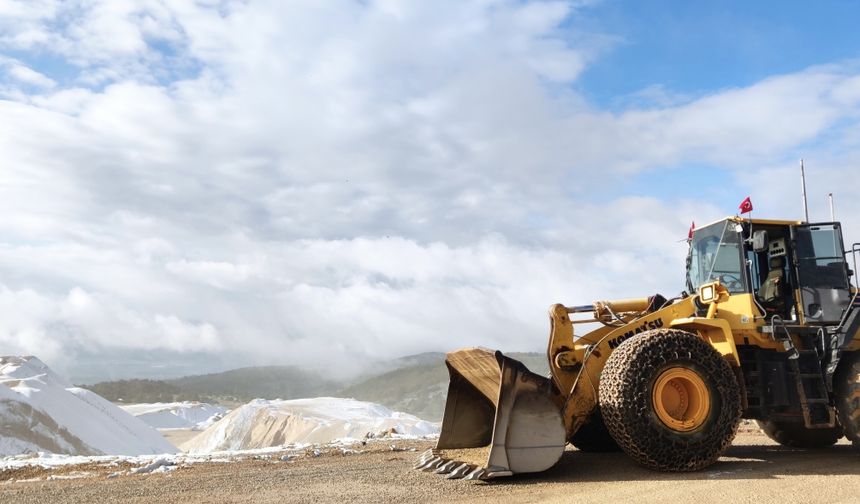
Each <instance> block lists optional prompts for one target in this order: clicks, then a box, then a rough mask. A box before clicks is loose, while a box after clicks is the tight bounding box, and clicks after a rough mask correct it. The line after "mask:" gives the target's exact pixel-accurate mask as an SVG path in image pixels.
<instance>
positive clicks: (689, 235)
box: [687, 221, 696, 241]
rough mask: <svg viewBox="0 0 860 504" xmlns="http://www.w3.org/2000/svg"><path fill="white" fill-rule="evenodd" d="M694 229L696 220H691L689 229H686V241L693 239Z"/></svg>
mask: <svg viewBox="0 0 860 504" xmlns="http://www.w3.org/2000/svg"><path fill="white" fill-rule="evenodd" d="M695 229H696V221H693V222H692V223H691V224H690V230H689V231H687V241H690V240H692V239H693V231H694V230H695Z"/></svg>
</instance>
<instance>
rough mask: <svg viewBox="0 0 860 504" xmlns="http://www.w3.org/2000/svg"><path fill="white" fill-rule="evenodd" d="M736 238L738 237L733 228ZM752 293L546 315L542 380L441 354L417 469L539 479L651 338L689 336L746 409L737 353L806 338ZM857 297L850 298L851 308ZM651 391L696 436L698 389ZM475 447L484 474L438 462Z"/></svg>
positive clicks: (481, 353) (707, 293)
mask: <svg viewBox="0 0 860 504" xmlns="http://www.w3.org/2000/svg"><path fill="white" fill-rule="evenodd" d="M722 222H725V223H726V224H725V226H726V229H729V228H728V226H749V227H750V228H749V229H750V233H752V232H753V231H754V230H755V229H756V228H758V227H767V226H770V229H775V230H777V231H778V230H779V229H781V227H780V226H784V227H785V228H786V229H790V228H791V227H792V226H799V225H801V224H803V223H799V222H795V221H772V220H760V221H745V220H742V219H740V218H738V217H730V218H728V219H725V220H724V221H722ZM743 229H744V230H745V229H747V228H743ZM775 232H776V231H775ZM738 233H739V234H740V236H745V235H744V234H743V233H742V231H741V227H738ZM750 233H748V234H750ZM780 243H782V242H780ZM765 254H766V252H765ZM762 257H767V256H766V255H764V256H762ZM688 268H689V261H688ZM751 290H753V289H747V292H735V293H731V292H729V289H727V287H726V286H725V285H724V284H723V283H722V282H721V281H720V280H719V279H715V280H713V281H710V282H707V283H703V284H701V285H698V286H697V289H696V292H694V293H692V294H689V295H686V296H681V297H679V298H677V299H675V300H671V301H669V302H664V303H662V304H661V305H658V304H657V300H656V299H655V298H654V297H651V298H648V297H642V298H635V299H623V300H615V301H596V302H593V303H591V304H590V305H584V306H574V307H569V306H564V305H562V304H555V305H552V306H551V307H550V309H549V319H550V334H549V342H548V346H547V359H548V362H549V369H550V376H549V377H542V376H538V375H536V374H534V373H532V372H530V371H528V370H527V369H526V367H525V366H524V365H523V364H522V363H520V362H518V361H516V360H514V359H510V358H508V357H506V356H504V355H503V354H502V353H501V352H498V351H495V352H494V351H490V350H486V349H481V348H471V349H463V350H458V351H456V352H452V353H450V354H448V358H447V365H448V369H449V373H450V384H449V391H448V399H447V403H446V408H445V413H444V419H443V423H442V431H441V435H440V438H439V441H438V444H437V447H436V449H435V450H432V451H430V452H428V453H425V454H424V455H423V456H422V457H421V459H420V460H419V463H418V464H417V467H418V468H421V469H424V470H434V471H436V472H440V473H446V474H449V477H469V478H472V479H488V478H492V477H498V476H507V475H511V474H515V473H521V472H538V471H543V470H545V469H548V468H549V467H551V466H552V465H554V464H555V463H556V462H557V461H558V460H559V458H560V457H561V455H562V452H563V451H564V448H565V445H566V444H567V442H568V441H569V440H570V439H571V438H572V437H573V436H575V435H576V434H577V432H578V431H579V430H580V429H581V428H582V427H583V426H584V425H585V424H587V423H588V422H590V421H592V419H593V418H594V415H595V413H596V412H598V411H599V405H600V397H599V388H600V387H599V383H600V380H601V373H602V372H603V370H604V366H605V365H606V363H607V360H608V359H609V357H610V356H611V355H612V353H613V351H614V350H615V349H617V348H618V347H619V346H621V345H622V344H623V343H624V342H625V341H627V340H629V339H632V338H636V337H637V336H638V335H640V334H642V333H649V334H650V333H652V332H653V331H655V330H665V329H677V330H682V331H685V332H687V333H691V334H694V335H697V336H698V337H699V338H701V340H703V341H704V342H706V343H707V344H708V345H709V346H710V347H711V348H713V349H714V350H716V352H718V353H719V355H720V356H722V358H723V359H724V360H725V361H726V363H728V365H729V366H731V368H732V369H733V370H735V371H736V373H737V376H738V383H739V388H740V394H741V398H742V401H743V404H744V407H746V406H747V404H746V399H747V398H746V391H745V390H744V386H743V383H744V380H743V377H742V374H743V370H742V369H741V368H742V365H743V364H742V361H743V359H742V356H741V355H740V353H739V348H745V349H756V350H757V351H758V350H761V351H772V353H775V354H781V353H785V352H788V351H797V350H799V351H802V350H804V347H805V345H808V338H807V339H804V338H801V337H799V336H798V335H797V334H803V332H802V331H801V332H800V333H797V334H794V333H792V332H791V330H789V329H790V328H788V329H786V327H788V326H785V325H784V324H783V325H782V326H780V325H779V324H777V322H780V324H781V319H780V320H777V319H775V318H773V317H772V316H771V317H770V318H769V317H768V313H767V312H766V311H765V310H764V309H763V308H762V306H761V304H760V303H759V302H758V301H757V298H756V295H755V294H754V293H753V292H749V291H751ZM856 292H857V290H856V289H854V288H852V289H851V296H852V298H851V303H852V306H853V305H854V301H855V300H856V297H857V296H856ZM791 295H792V297H793V298H795V300H796V301H797V303H796V313H795V314H794V318H795V322H794V326H791V327H797V328H801V329H802V328H803V327H806V326H809V324H808V323H807V322H808V321H807V320H805V314H804V308H805V306H804V305H803V303H802V302H801V297H802V293H801V292H800V289H797V290H796V291H795V292H793V293H792V294H791ZM664 301H665V300H664ZM846 313H847V312H846ZM843 322H844V320H843ZM578 324H590V325H592V326H593V325H598V327H597V328H596V329H592V330H591V331H589V332H587V333H585V334H582V335H577V334H575V331H574V326H576V325H578ZM780 328H782V329H785V332H786V334H788V335H789V336H788V338H789V340H788V342H786V340H785V338H782V339H780V338H778V337H777V335H775V334H774V333H778V332H779V331H780ZM792 330H793V329H792ZM798 330H799V329H798ZM807 332H808V331H807ZM806 350H808V349H806ZM857 350H860V338H858V336H857V334H856V333H855V334H853V335H850V337H849V341H847V342H846V343H845V344H843V345H842V348H841V350H840V351H844V352H845V353H850V352H854V351H857ZM653 390H654V391H653V394H654V398H653V400H654V401H655V402H661V401H663V402H666V404H669V405H670V406H668V407H661V408H659V409H658V411H656V414H657V415H658V416H659V417H660V418H661V420H663V421H664V423H666V424H667V425H670V426H674V427H675V428H676V430H678V431H679V432H683V431H684V430H685V429H687V430H689V429H692V428H695V427H696V426H697V425H698V424H699V423H701V421H702V419H703V418H704V417H703V415H705V414H706V413H707V408H708V407H709V403H708V401H709V400H710V399H709V397H708V395H707V394H704V393H702V384H701V383H700V380H699V379H698V378H696V377H695V376H693V375H691V374H689V373H687V372H685V371H684V370H682V369H670V370H668V371H667V372H665V373H664V374H663V375H661V376H660V377H659V378H658V379H657V380H656V384H655V386H654V389H653ZM658 399H659V400H658ZM679 401H683V402H684V406H685V407H686V408H688V409H690V411H692V413H690V414H689V415H688V416H689V418H674V417H673V413H672V408H673V406H671V405H672V404H676V403H678V402H679ZM661 404H662V402H661ZM807 421H809V419H807ZM830 426H831V427H832V426H833V420H832V419H831V425H830ZM481 447H483V448H484V449H485V450H486V453H484V454H483V455H486V461H485V462H484V463H483V464H482V463H479V462H477V461H474V460H471V461H458V460H454V459H449V458H446V456H445V453H446V450H447V451H450V450H461V449H470V448H481Z"/></svg>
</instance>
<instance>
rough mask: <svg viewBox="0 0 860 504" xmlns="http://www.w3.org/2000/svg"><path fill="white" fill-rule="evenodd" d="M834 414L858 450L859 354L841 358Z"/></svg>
mask: <svg viewBox="0 0 860 504" xmlns="http://www.w3.org/2000/svg"><path fill="white" fill-rule="evenodd" d="M836 413H837V416H838V417H839V423H840V424H841V425H842V429H843V431H844V432H845V437H847V438H848V439H850V440H851V441H852V442H853V443H854V446H855V447H858V448H860V352H853V353H852V354H850V356H849V355H846V356H845V357H843V358H842V362H841V364H840V367H839V370H838V372H837V375H836Z"/></svg>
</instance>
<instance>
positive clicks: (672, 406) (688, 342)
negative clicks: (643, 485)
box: [600, 329, 741, 471]
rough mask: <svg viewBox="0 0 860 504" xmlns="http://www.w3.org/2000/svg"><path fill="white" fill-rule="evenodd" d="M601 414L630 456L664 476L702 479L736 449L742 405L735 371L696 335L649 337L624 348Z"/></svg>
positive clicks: (664, 332)
mask: <svg viewBox="0 0 860 504" xmlns="http://www.w3.org/2000/svg"><path fill="white" fill-rule="evenodd" d="M600 409H601V411H602V413H603V418H604V420H605V422H606V427H607V428H608V429H609V432H610V433H611V434H612V437H613V438H614V439H615V441H616V442H617V443H618V445H619V446H620V447H621V449H622V450H624V451H625V452H626V453H627V454H628V455H630V456H631V457H632V458H633V459H634V460H636V461H637V462H638V463H640V464H642V465H644V466H645V467H648V468H650V469H656V470H661V471H696V470H699V469H703V468H705V467H707V466H709V465H710V464H712V463H713V462H714V461H716V460H717V458H719V456H720V455H721V454H722V453H723V452H724V451H725V450H726V448H728V447H729V445H731V442H732V440H733V439H734V437H735V434H736V433H737V429H738V424H739V423H740V418H741V400H740V392H739V387H738V383H737V380H736V378H735V374H734V372H732V368H731V366H729V364H728V363H727V362H726V361H725V359H723V357H722V356H721V355H720V354H719V353H718V352H717V351H716V350H714V349H713V348H712V347H711V346H710V345H708V344H707V343H705V342H704V341H703V340H702V339H701V338H699V337H698V336H697V335H695V334H691V333H688V332H685V331H680V330H677V329H658V330H653V331H646V332H643V333H641V334H640V335H638V336H636V337H634V338H630V339H628V340H627V341H625V342H624V343H622V344H621V345H620V346H619V347H618V348H616V349H615V351H613V352H612V355H610V356H609V359H608V360H607V362H606V366H605V367H604V368H603V373H602V375H601V379H600Z"/></svg>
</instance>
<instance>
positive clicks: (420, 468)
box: [415, 457, 436, 471]
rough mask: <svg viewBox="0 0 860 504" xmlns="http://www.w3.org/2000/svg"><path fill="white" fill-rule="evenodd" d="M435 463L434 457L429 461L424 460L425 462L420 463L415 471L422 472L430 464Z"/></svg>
mask: <svg viewBox="0 0 860 504" xmlns="http://www.w3.org/2000/svg"><path fill="white" fill-rule="evenodd" d="M435 461H436V458H435V457H434V458H431V459H430V460H425V461H423V462H421V463H420V464H418V465H416V466H415V469H418V470H419V471H423V470H425V469H427V467H429V466H430V464H432V463H433V462H435Z"/></svg>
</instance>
